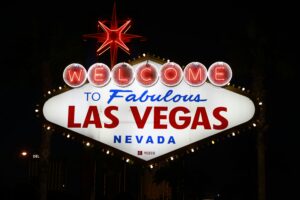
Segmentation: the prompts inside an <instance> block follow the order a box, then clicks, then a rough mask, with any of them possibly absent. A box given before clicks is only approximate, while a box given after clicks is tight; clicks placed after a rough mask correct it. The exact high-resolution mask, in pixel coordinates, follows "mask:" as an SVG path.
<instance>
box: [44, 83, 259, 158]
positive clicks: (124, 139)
mask: <svg viewBox="0 0 300 200" xmlns="http://www.w3.org/2000/svg"><path fill="white" fill-rule="evenodd" d="M254 113H255V106H254V104H253V102H252V101H251V100H250V99H249V98H248V97H245V96H242V95H240V94H237V93H235V92H232V91H229V90H226V89H224V88H221V87H217V86H214V85H212V84H210V83H207V82H206V83H204V84H203V85H201V86H198V87H193V86H190V85H188V84H187V83H186V82H185V81H181V82H180V83H179V84H178V85H176V86H175V87H168V86H166V85H164V84H163V83H162V82H160V81H158V82H157V83H156V84H155V85H153V86H151V87H144V86H142V85H141V84H139V83H138V82H137V81H133V83H132V84H130V85H129V86H127V87H119V86H117V85H116V84H114V82H113V81H110V82H109V83H108V84H107V85H105V86H103V87H95V86H93V85H91V84H90V83H88V84H85V85H83V86H82V87H79V88H75V89H71V90H69V91H67V92H64V93H62V94H59V95H57V96H54V97H52V98H50V99H49V100H47V101H46V102H45V104H44V107H43V114H44V116H45V118H46V119H47V120H48V121H50V122H52V123H54V124H57V125H59V126H62V127H64V128H66V129H69V130H72V131H74V132H76V133H79V134H81V135H84V136H87V137H89V138H92V139H94V140H97V141H99V142H101V143H104V144H106V145H109V146H111V147H114V148H116V149H118V150H120V151H123V152H125V153H128V154H130V155H132V156H135V157H138V158H140V159H142V160H145V161H149V160H151V159H154V158H157V157H159V156H162V155H164V154H166V153H169V152H172V151H174V150H176V149H179V148H182V147H184V146H187V145H189V144H192V143H195V142H197V141H200V140H202V139H204V138H207V137H210V136H212V135H215V134H217V133H219V132H222V131H225V130H227V129H230V128H232V127H235V126H238V125H240V124H243V123H245V122H247V121H249V120H250V119H251V118H252V117H253V116H254Z"/></svg>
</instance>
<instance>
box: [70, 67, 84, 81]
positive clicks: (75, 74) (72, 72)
mask: <svg viewBox="0 0 300 200" xmlns="http://www.w3.org/2000/svg"><path fill="white" fill-rule="evenodd" d="M82 71H83V70H82V69H80V70H79V75H78V71H71V70H69V71H68V75H69V80H71V82H73V81H74V78H76V81H80V80H81V75H82Z"/></svg>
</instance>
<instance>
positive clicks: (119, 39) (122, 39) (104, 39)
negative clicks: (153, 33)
mask: <svg viewBox="0 0 300 200" xmlns="http://www.w3.org/2000/svg"><path fill="white" fill-rule="evenodd" d="M98 24H99V27H101V28H102V29H103V30H104V32H102V33H95V34H86V35H83V37H84V38H94V39H97V41H98V42H101V43H102V45H101V46H100V47H99V48H98V49H97V55H98V56H100V55H101V54H103V53H104V52H105V51H106V50H108V49H110V63H111V66H112V67H113V66H114V65H115V64H116V62H117V55H118V47H120V48H121V49H122V50H123V51H125V52H126V53H128V54H130V50H129V48H128V47H127V46H126V44H125V43H127V42H130V41H131V39H133V38H140V37H141V36H139V35H133V34H126V32H127V31H128V29H129V28H130V26H131V20H127V21H126V22H125V23H124V24H123V25H122V26H120V27H118V20H117V14H116V3H114V7H113V13H112V20H111V24H110V28H108V27H107V26H106V25H105V24H104V21H98Z"/></svg>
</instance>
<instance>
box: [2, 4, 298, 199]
mask: <svg viewBox="0 0 300 200" xmlns="http://www.w3.org/2000/svg"><path fill="white" fill-rule="evenodd" d="M168 2H169V3H168ZM162 3H163V4H162ZM1 7H2V9H1V10H3V11H2V12H1V14H0V15H1V18H0V22H1V46H0V48H1V52H2V53H1V56H0V58H1V60H0V61H1V62H0V65H1V80H0V82H1V85H2V89H1V102H2V109H1V127H2V131H1V135H2V138H1V151H0V154H1V158H2V161H1V168H0V169H1V171H0V174H1V186H3V185H13V184H14V183H15V182H17V180H18V177H19V176H22V170H21V169H20V166H19V165H18V163H19V161H18V159H19V157H18V156H19V152H20V151H21V150H22V149H29V150H30V151H31V152H36V153H38V152H39V148H40V141H41V126H42V125H41V122H40V120H39V119H37V118H36V117H35V113H34V108H35V105H36V104H37V103H42V102H43V97H42V96H43V94H44V93H45V91H46V90H47V89H51V88H46V89H45V88H43V83H44V79H49V80H52V81H51V83H50V86H51V87H53V88H57V87H58V86H60V85H62V84H63V80H62V72H63V70H64V68H65V67H66V66H67V65H68V64H70V63H74V62H78V63H81V64H83V65H84V66H85V67H86V68H88V67H89V66H90V65H91V64H93V63H95V62H96V61H97V58H96V56H95V48H96V44H95V42H94V41H84V40H83V39H82V35H83V34H87V33H95V32H96V31H97V29H96V24H97V20H99V19H111V13H112V7H113V1H105V2H102V1H98V2H97V3H89V2H87V1H82V2H80V3H75V2H69V3H67V5H61V3H54V2H52V1H48V2H46V3H40V4H37V5H30V4H27V3H22V4H13V3H11V4H7V5H4V6H1ZM117 17H118V19H127V18H131V19H132V20H133V25H132V27H131V29H130V30H129V31H128V33H132V34H138V35H142V36H144V38H145V39H144V40H143V41H139V40H135V41H133V42H132V43H129V44H128V46H129V47H130V49H131V51H132V53H131V55H127V54H125V53H123V52H122V51H119V61H126V60H128V59H132V58H133V57H137V56H138V55H141V54H142V53H144V52H146V53H151V54H155V55H158V56H160V57H163V58H166V59H171V60H172V61H174V62H177V63H179V64H180V65H186V64H187V63H189V62H191V61H199V62H201V63H203V64H204V65H205V66H209V65H210V64H212V63H213V62H215V61H225V62H227V63H228V64H230V66H231V67H232V70H233V80H232V82H233V83H235V84H236V85H242V86H245V87H246V88H249V89H250V90H253V91H255V92H257V93H261V94H262V93H265V97H264V98H265V101H264V103H265V105H266V109H267V113H266V119H265V120H266V122H267V123H268V129H267V132H266V171H267V173H266V178H267V197H268V199H287V197H295V196H296V195H297V194H296V193H297V190H296V184H293V183H292V182H294V181H296V182H298V181H299V179H297V178H296V174H298V169H299V168H298V167H296V161H297V160H299V156H298V155H297V142H298V141H297V139H296V138H297V134H298V133H297V131H295V130H294V126H295V124H296V123H297V121H296V120H295V119H294V120H293V119H292V117H290V116H289V115H291V114H292V113H293V112H296V108H295V107H297V105H298V103H296V102H297V100H296V99H295V97H294V96H293V94H295V92H298V90H292V86H293V82H294V80H295V77H296V73H295V70H297V68H298V66H297V65H296V63H295V62H294V61H293V60H295V58H297V56H298V54H299V53H297V51H296V50H297V47H296V36H297V33H296V30H295V29H297V28H296V26H298V25H299V21H297V20H296V18H297V13H296V11H295V7H294V6H292V5H288V4H285V5H283V4H279V3H278V4H276V3H275V2H272V3H271V4H262V3H260V2H255V1H248V2H242V3H240V2H239V3H238V2H227V3H224V2H223V3H220V2H211V3H207V2H206V1H205V3H203V1H201V2H197V1H179V2H175V1H117ZM108 58H109V57H108V52H107V53H105V54H104V55H103V57H100V58H99V59H98V61H101V62H105V63H107V64H109V62H108ZM45 65H46V66H48V67H49V71H48V72H45V71H44V70H43V69H44V67H43V66H45ZM256 81H262V87H263V88H262V91H257V88H256V87H255V82H256ZM293 114H294V113H293ZM296 115H297V114H296ZM66 143H67V142H66V141H65V140H64V139H63V138H62V137H61V136H59V135H57V136H54V139H53V141H52V151H53V155H54V156H55V154H60V153H61V154H64V155H66V156H68V155H70V154H71V153H70V149H68V148H69V147H68V144H66ZM255 143H256V132H255V131H249V133H248V132H247V133H245V134H242V135H240V136H238V137H236V138H234V139H232V140H226V141H224V142H222V143H221V144H218V145H216V146H215V147H208V148H206V149H204V150H203V151H202V152H200V153H197V154H196V155H194V156H191V157H187V158H184V161H185V163H186V165H188V166H186V168H185V169H188V172H187V174H186V176H188V177H197V178H198V180H199V182H198V181H196V180H193V181H194V182H192V181H191V182H189V183H185V184H186V187H191V188H195V190H196V188H197V187H196V186H197V184H199V187H201V186H202V187H201V188H202V189H203V191H211V192H221V193H223V194H226V193H236V194H239V193H241V196H240V197H241V199H256V192H257V191H256V189H257V188H256V187H257V186H256V181H257V180H256V166H257V163H256V145H255ZM74 146H75V147H74ZM74 146H73V147H72V148H75V149H76V148H81V147H80V145H77V146H76V144H75V145H74ZM298 152H299V151H298ZM70 156H71V155H70ZM116 159H117V158H116ZM178 162H180V161H178ZM178 166H181V164H178V163H177V164H176V163H175V164H174V166H172V167H171V169H169V171H171V170H174V173H179V171H181V170H180V169H179V168H177V167H178ZM195 185H196V186H195ZM4 188H5V187H4ZM2 189H3V187H2ZM242 194H243V195H245V196H247V194H248V196H247V198H246V197H245V196H243V195H242ZM0 199H1V197H0Z"/></svg>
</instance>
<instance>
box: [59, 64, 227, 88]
mask: <svg viewBox="0 0 300 200" xmlns="http://www.w3.org/2000/svg"><path fill="white" fill-rule="evenodd" d="M231 78H232V71H231V68H230V66H229V65H228V64H227V63H225V62H215V63H213V64H212V65H211V66H210V67H209V69H208V70H207V69H206V67H205V66H204V65H203V64H201V63H199V62H191V63H189V64H188V65H187V66H186V67H185V68H184V70H182V68H181V67H180V66H179V65H178V64H177V63H174V62H167V63H165V64H164V65H162V66H161V68H160V70H158V68H157V67H156V66H154V65H152V64H150V63H142V64H140V65H139V66H137V68H136V69H135V70H134V69H133V67H132V66H131V65H129V64H128V63H119V64H117V65H115V66H114V67H113V69H112V70H110V69H109V68H108V66H107V65H105V64H103V63H95V64H93V65H92V66H91V67H90V68H89V70H88V71H86V69H85V68H84V67H83V66H82V65H80V64H77V63H73V64H70V65H68V66H67V67H66V68H65V70H64V72H63V79H64V81H65V83H66V84H67V85H69V86H70V87H80V86H82V85H83V84H84V83H85V82H86V80H87V79H88V81H89V82H90V83H91V84H92V85H93V86H95V87H103V86H105V85H106V84H107V83H108V82H109V81H110V80H112V81H113V82H114V83H115V84H116V85H117V86H120V87H126V86H128V85H130V84H131V83H132V82H133V81H134V80H136V81H138V82H139V83H140V84H141V85H142V86H144V87H150V86H153V85H154V84H155V83H156V82H157V81H158V80H160V81H161V82H162V83H163V84H164V85H166V86H170V87H173V86H176V85H178V84H179V83H180V82H181V81H182V79H184V81H185V82H186V83H187V84H189V85H191V86H200V85H202V84H203V83H205V81H206V80H207V79H209V81H210V82H211V83H212V84H213V85H215V86H224V85H226V84H227V83H229V81H230V80H231Z"/></svg>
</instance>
